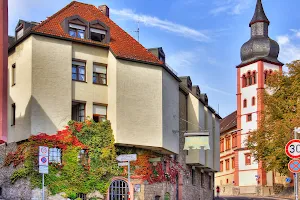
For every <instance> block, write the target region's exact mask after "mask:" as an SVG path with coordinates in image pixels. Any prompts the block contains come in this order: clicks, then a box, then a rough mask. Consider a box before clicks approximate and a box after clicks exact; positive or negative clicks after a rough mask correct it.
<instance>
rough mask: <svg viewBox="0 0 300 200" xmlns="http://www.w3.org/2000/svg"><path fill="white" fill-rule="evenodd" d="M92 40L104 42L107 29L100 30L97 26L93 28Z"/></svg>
mask: <svg viewBox="0 0 300 200" xmlns="http://www.w3.org/2000/svg"><path fill="white" fill-rule="evenodd" d="M90 31H91V40H94V41H98V42H103V41H104V39H105V36H106V31H105V30H100V29H96V28H91V29H90Z"/></svg>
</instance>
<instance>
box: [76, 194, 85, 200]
mask: <svg viewBox="0 0 300 200" xmlns="http://www.w3.org/2000/svg"><path fill="white" fill-rule="evenodd" d="M77 198H80V199H81V200H87V198H86V194H83V193H79V194H77Z"/></svg>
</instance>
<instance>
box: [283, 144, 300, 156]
mask: <svg viewBox="0 0 300 200" xmlns="http://www.w3.org/2000/svg"><path fill="white" fill-rule="evenodd" d="M285 153H286V155H287V156H288V157H290V158H300V140H299V139H293V140H290V141H289V142H288V143H287V144H286V145H285Z"/></svg>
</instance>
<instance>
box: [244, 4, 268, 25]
mask: <svg viewBox="0 0 300 200" xmlns="http://www.w3.org/2000/svg"><path fill="white" fill-rule="evenodd" d="M256 22H265V23H267V24H268V25H269V24H270V21H269V19H268V18H267V16H266V13H265V11H264V7H263V5H262V3H261V0H257V2H256V8H255V12H254V15H253V17H252V20H251V22H250V24H249V26H251V25H252V24H255V23H256Z"/></svg>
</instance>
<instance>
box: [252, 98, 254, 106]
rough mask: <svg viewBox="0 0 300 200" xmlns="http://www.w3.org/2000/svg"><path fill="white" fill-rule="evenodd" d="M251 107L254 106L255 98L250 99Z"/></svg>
mask: <svg viewBox="0 0 300 200" xmlns="http://www.w3.org/2000/svg"><path fill="white" fill-rule="evenodd" d="M252 106H255V97H252Z"/></svg>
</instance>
